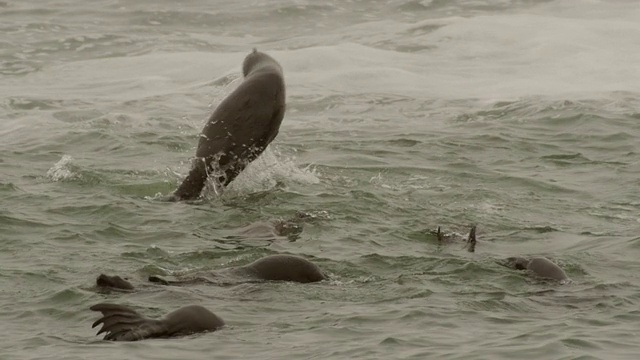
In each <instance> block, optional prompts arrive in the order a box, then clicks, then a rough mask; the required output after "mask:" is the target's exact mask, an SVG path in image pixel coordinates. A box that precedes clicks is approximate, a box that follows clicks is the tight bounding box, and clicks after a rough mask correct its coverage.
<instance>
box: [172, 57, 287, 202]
mask: <svg viewBox="0 0 640 360" xmlns="http://www.w3.org/2000/svg"><path fill="white" fill-rule="evenodd" d="M242 74H243V75H244V80H243V81H242V83H241V84H240V85H239V86H238V87H237V88H236V89H235V90H234V91H233V92H232V93H231V94H229V96H227V97H226V98H225V99H224V100H223V101H222V102H221V103H220V105H218V107H217V108H216V109H215V111H214V112H213V114H211V117H210V118H209V120H208V121H207V124H206V125H205V126H204V128H203V129H202V134H201V135H200V139H199V140H198V147H197V150H196V158H195V160H194V162H193V164H192V168H191V170H190V172H189V174H188V175H187V177H186V178H185V179H184V181H183V182H182V184H181V185H180V186H179V187H178V189H176V191H174V193H173V194H172V195H171V196H170V199H171V200H192V199H196V198H198V197H199V196H200V193H201V192H202V189H203V188H204V186H205V184H206V181H207V179H208V177H209V174H212V175H213V176H214V179H215V181H216V184H219V185H220V186H222V187H225V186H227V185H228V184H229V183H230V182H231V181H233V180H234V179H235V178H236V176H238V174H240V173H241V172H242V171H243V170H244V168H245V167H246V166H247V165H248V164H249V163H251V162H252V161H253V160H255V159H256V158H257V157H258V156H260V154H262V152H263V151H264V150H265V148H266V147H267V146H268V145H269V144H270V143H271V141H273V139H275V137H276V135H278V131H279V130H280V124H281V123H282V119H283V118H284V112H285V107H286V106H285V84H284V76H283V73H282V67H281V66H280V64H278V62H277V61H276V60H274V59H273V58H272V57H271V56H269V55H267V54H265V53H262V52H259V51H257V50H256V49H253V52H252V53H250V54H249V55H247V56H246V58H245V59H244V62H243V64H242Z"/></svg>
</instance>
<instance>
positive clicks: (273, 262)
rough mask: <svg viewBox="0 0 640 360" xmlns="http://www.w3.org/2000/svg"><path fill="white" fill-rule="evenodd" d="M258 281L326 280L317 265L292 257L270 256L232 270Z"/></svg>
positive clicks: (306, 281)
mask: <svg viewBox="0 0 640 360" xmlns="http://www.w3.org/2000/svg"><path fill="white" fill-rule="evenodd" d="M234 272H236V273H240V272H241V273H244V274H246V275H248V276H250V277H254V278H257V279H260V280H272V281H293V282H299V283H312V282H318V281H322V280H326V279H327V277H326V276H325V275H324V274H323V273H322V271H321V270H320V268H319V267H318V265H316V264H314V263H312V262H311V261H309V260H307V259H304V258H301V257H297V256H293V255H281V254H278V255H270V256H266V257H263V258H261V259H258V260H256V261H254V262H252V263H250V264H248V265H245V266H241V267H238V268H236V269H234Z"/></svg>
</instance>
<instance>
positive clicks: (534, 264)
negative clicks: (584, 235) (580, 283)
mask: <svg viewBox="0 0 640 360" xmlns="http://www.w3.org/2000/svg"><path fill="white" fill-rule="evenodd" d="M436 237H437V239H438V242H439V243H441V244H442V243H445V242H446V241H447V240H446V238H445V235H444V234H443V233H442V232H441V231H440V227H439V226H438V230H437V231H436ZM476 244H477V239H476V226H475V225H474V226H472V227H471V230H469V236H468V237H467V242H466V245H465V246H466V248H467V250H468V251H469V252H475V251H476ZM498 263H499V264H500V265H502V266H506V267H508V268H511V269H514V270H527V271H528V272H529V273H530V274H532V275H534V276H537V277H540V278H547V279H553V280H558V281H569V280H570V279H569V277H568V276H567V274H566V273H565V272H564V270H562V269H561V268H560V266H558V265H556V264H555V263H554V262H552V261H551V260H549V259H547V258H545V257H534V258H524V257H510V258H507V259H506V261H499V262H498Z"/></svg>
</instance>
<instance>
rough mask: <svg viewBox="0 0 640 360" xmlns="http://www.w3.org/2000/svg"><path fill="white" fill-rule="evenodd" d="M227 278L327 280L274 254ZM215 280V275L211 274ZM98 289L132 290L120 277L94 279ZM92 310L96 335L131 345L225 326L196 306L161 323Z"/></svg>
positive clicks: (113, 309)
mask: <svg viewBox="0 0 640 360" xmlns="http://www.w3.org/2000/svg"><path fill="white" fill-rule="evenodd" d="M222 271H225V272H227V273H229V274H232V275H236V276H239V277H241V278H244V279H254V280H270V281H291V282H298V283H311V282H318V281H322V280H326V279H327V276H326V275H325V274H324V273H323V272H322V270H320V268H319V267H318V266H317V265H316V264H314V263H312V262H311V261H309V260H307V259H304V258H301V257H298V256H293V255H284V254H276V255H269V256H265V257H263V258H260V259H258V260H256V261H254V262H252V263H250V264H248V265H244V266H239V267H235V268H228V269H223V270H222ZM211 275H213V276H215V274H211ZM149 281H151V282H155V283H160V284H163V285H189V284H194V283H201V282H205V283H207V282H210V281H209V280H208V279H207V278H205V277H194V278H189V279H182V280H177V281H167V280H164V279H162V278H160V277H157V276H150V277H149ZM96 285H97V286H98V287H99V288H110V289H117V290H125V291H130V290H133V289H134V286H133V285H132V284H131V283H130V282H129V281H127V280H126V279H123V278H121V277H120V276H117V275H114V276H109V275H105V274H100V275H99V276H98V278H97V279H96ZM91 310H94V311H100V312H102V315H103V316H102V318H100V319H98V320H97V321H96V322H95V323H93V326H92V327H96V326H98V325H100V324H102V328H101V329H100V331H98V334H97V335H99V334H102V333H105V336H104V339H105V340H114V341H134V340H142V339H148V338H164V337H174V336H183V335H188V334H194V333H199V332H205V331H214V330H216V329H218V328H220V327H222V326H223V325H224V321H223V320H222V319H221V318H220V317H218V316H217V315H215V314H214V313H212V312H211V311H209V310H207V309H206V308H204V307H202V306H198V305H189V306H185V307H183V308H180V309H178V310H176V311H174V312H172V313H170V314H169V315H167V316H166V317H165V318H164V319H162V320H151V319H147V318H144V317H143V316H142V315H140V314H138V313H137V312H136V311H134V310H133V309H131V308H129V307H126V306H123V305H117V304H97V305H94V306H92V307H91Z"/></svg>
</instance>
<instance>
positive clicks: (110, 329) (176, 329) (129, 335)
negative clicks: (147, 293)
mask: <svg viewBox="0 0 640 360" xmlns="http://www.w3.org/2000/svg"><path fill="white" fill-rule="evenodd" d="M91 310H93V311H99V312H101V313H102V317H101V318H100V319H98V320H96V322H94V323H93V325H92V326H91V327H92V328H94V327H96V326H98V325H100V324H102V328H101V329H100V331H98V333H97V334H96V335H100V334H102V333H105V336H104V339H105V340H112V341H137V340H143V339H149V338H168V337H176V336H184V335H189V334H195V333H201V332H207V331H215V330H216V329H219V328H221V327H222V326H224V321H223V320H222V319H221V318H220V317H218V316H216V315H215V314H214V313H212V312H211V311H209V310H207V309H205V308H204V307H202V306H199V305H189V306H185V307H183V308H180V309H178V310H176V311H174V312H172V313H169V314H168V315H167V316H165V317H164V319H160V320H153V319H149V318H146V317H144V316H142V315H140V314H139V313H138V312H136V311H135V310H133V309H131V308H129V307H127V306H124V305H118V304H107V303H103V304H97V305H93V306H92V307H91Z"/></svg>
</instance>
